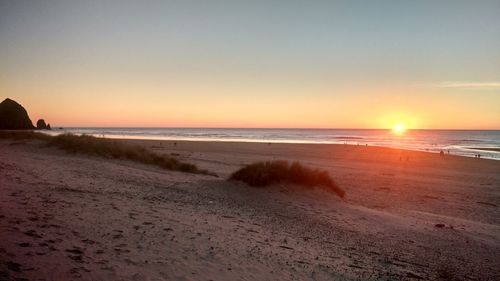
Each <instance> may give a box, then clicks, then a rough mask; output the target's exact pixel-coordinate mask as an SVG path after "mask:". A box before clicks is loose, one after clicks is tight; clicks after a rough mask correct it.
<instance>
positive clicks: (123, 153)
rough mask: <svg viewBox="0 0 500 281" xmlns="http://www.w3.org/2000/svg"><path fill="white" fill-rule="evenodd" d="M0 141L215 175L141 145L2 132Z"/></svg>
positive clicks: (82, 137) (85, 136) (30, 133)
mask: <svg viewBox="0 0 500 281" xmlns="http://www.w3.org/2000/svg"><path fill="white" fill-rule="evenodd" d="M0 138H9V139H16V140H20V139H38V140H43V141H46V142H47V145H49V146H54V147H58V148H60V149H63V150H66V151H68V152H71V153H81V154H87V155H94V156H100V157H104V158H114V159H125V160H130V161H134V162H139V163H143V164H148V165H155V166H158V167H161V168H163V169H166V170H172V171H181V172H187V173H195V174H205V175H212V176H217V175H216V174H215V173H212V172H209V171H207V170H201V169H199V168H198V167H197V166H196V165H194V164H190V163H185V162H181V161H179V160H177V159H175V158H172V157H169V156H165V155H159V154H156V153H154V152H152V151H150V150H148V149H146V148H144V147H142V146H138V145H130V144H125V143H121V142H118V141H115V140H111V139H105V138H96V137H93V136H88V135H81V136H77V135H72V134H62V135H58V136H49V135H45V134H41V133H36V132H27V131H24V132H11V131H8V132H1V133H0Z"/></svg>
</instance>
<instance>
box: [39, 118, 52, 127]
mask: <svg viewBox="0 0 500 281" xmlns="http://www.w3.org/2000/svg"><path fill="white" fill-rule="evenodd" d="M36 128H37V129H39V130H50V129H51V128H50V124H45V120H43V119H39V120H38V121H37V122H36Z"/></svg>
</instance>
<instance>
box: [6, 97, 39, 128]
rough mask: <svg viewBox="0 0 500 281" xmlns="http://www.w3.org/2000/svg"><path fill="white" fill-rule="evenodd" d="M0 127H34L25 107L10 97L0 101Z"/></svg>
mask: <svg viewBox="0 0 500 281" xmlns="http://www.w3.org/2000/svg"><path fill="white" fill-rule="evenodd" d="M0 129H4V130H31V129H35V127H34V126H33V123H32V122H31V119H30V118H29V116H28V112H26V109H24V107H22V105H20V104H18V103H17V102H15V101H13V100H11V99H5V100H4V101H3V102H2V103H0Z"/></svg>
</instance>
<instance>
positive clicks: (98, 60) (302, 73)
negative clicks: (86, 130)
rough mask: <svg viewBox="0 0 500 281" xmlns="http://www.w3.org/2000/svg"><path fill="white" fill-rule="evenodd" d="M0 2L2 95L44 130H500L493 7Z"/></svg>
mask: <svg viewBox="0 0 500 281" xmlns="http://www.w3.org/2000/svg"><path fill="white" fill-rule="evenodd" d="M0 3H1V4H0V62H1V68H0V82H1V85H0V92H1V93H2V95H3V96H5V97H7V96H9V97H13V98H16V99H18V100H20V101H21V102H23V104H28V105H30V107H31V108H33V111H34V114H35V115H37V114H40V115H41V114H44V115H45V116H47V115H48V116H49V117H50V118H52V119H53V120H54V121H53V122H52V123H60V124H62V125H111V126H112V125H127V124H130V125H143V126H148V125H151V126H223V127H225V126H230V127H233V126H236V127H276V126H278V127H304V126H306V127H363V128H365V127H384V126H390V123H393V122H406V123H408V125H409V126H410V127H426V128H438V127H439V128H443V127H447V128H448V127H449V128H461V127H467V128H471V127H474V128H500V16H499V15H500V1H0ZM96 100H99V101H101V102H97V101H96ZM49 101H50V102H49ZM93 101H96V102H94V103H93ZM103 104H105V105H106V107H105V106H104V105H103ZM200 104H202V105H200ZM375 104H376V105H377V106H375V107H374V105H375ZM161 105H164V106H163V107H162V106H161ZM82 106H85V107H87V108H88V107H90V108H95V112H96V114H97V115H98V117H100V118H98V119H95V120H94V119H92V118H89V117H88V116H86V115H85V112H86V111H85V110H83V109H81V107H82ZM79 107H80V108H79ZM249 107H250V108H249ZM257 107H258V108H260V109H261V110H258V111H256V110H254V109H255V108H257ZM61 108H65V110H62V109H61ZM180 108H182V110H180ZM349 108H350V109H352V108H356V109H357V110H356V111H357V112H358V114H357V115H355V116H354V115H353V112H352V110H349ZM211 109H212V111H216V113H214V112H212V111H211ZM297 111H300V112H301V114H297ZM361 113H362V114H361ZM101 114H103V115H104V114H106V115H111V116H101ZM463 116H469V117H471V118H468V119H467V120H462V119H461V118H463ZM472 117H473V118H472ZM398 119H401V120H398ZM98 120H104V121H102V122H101V123H100V122H99V121H98Z"/></svg>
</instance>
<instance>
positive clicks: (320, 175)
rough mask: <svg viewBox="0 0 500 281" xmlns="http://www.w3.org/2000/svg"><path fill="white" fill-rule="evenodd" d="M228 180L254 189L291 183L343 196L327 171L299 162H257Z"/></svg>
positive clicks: (235, 173)
mask: <svg viewBox="0 0 500 281" xmlns="http://www.w3.org/2000/svg"><path fill="white" fill-rule="evenodd" d="M229 179H230V180H238V181H242V182H245V183H247V184H248V185H250V186H254V187H264V186H269V185H272V184H277V183H291V184H296V185H298V186H302V187H305V188H308V189H310V188H313V187H321V188H323V189H325V190H327V191H329V192H333V193H335V194H337V195H338V196H340V197H342V198H343V197H344V196H345V191H344V190H343V189H341V188H340V187H339V186H338V185H337V184H336V183H335V181H334V180H333V179H332V178H331V177H330V175H329V174H328V172H327V171H325V170H319V169H312V168H308V167H305V166H304V165H302V164H301V163H299V162H293V163H291V164H290V163H289V162H288V161H267V162H257V163H253V164H250V165H246V166H245V167H243V168H241V169H239V170H238V171H236V172H234V173H233V174H232V175H231V176H230V178H229Z"/></svg>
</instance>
